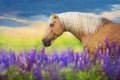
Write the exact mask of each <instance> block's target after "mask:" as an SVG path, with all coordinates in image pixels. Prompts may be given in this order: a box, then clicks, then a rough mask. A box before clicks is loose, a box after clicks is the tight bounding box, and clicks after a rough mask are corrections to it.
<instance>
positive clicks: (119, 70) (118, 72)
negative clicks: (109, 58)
mask: <svg viewBox="0 0 120 80" xmlns="http://www.w3.org/2000/svg"><path fill="white" fill-rule="evenodd" d="M115 78H116V79H115V80H120V61H119V62H118V65H117V66H116V73H115Z"/></svg>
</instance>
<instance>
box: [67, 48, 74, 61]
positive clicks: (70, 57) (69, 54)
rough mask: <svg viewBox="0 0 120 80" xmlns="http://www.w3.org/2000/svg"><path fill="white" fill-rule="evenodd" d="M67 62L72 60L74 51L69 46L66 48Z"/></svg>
mask: <svg viewBox="0 0 120 80" xmlns="http://www.w3.org/2000/svg"><path fill="white" fill-rule="evenodd" d="M68 62H69V63H73V62H74V52H73V50H72V49H71V48H69V49H68Z"/></svg>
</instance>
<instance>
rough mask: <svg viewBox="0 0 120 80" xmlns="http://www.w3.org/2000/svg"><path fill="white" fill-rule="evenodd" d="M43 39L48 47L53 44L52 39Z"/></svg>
mask: <svg viewBox="0 0 120 80" xmlns="http://www.w3.org/2000/svg"><path fill="white" fill-rule="evenodd" d="M42 41H43V44H44V46H45V47H48V46H50V45H51V40H50V39H43V40H42Z"/></svg>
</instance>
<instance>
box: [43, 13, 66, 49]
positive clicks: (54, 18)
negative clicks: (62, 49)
mask: <svg viewBox="0 0 120 80" xmlns="http://www.w3.org/2000/svg"><path fill="white" fill-rule="evenodd" d="M64 31H65V29H64V27H63V26H62V23H61V22H60V18H59V16H58V15H57V14H54V13H52V15H51V16H50V18H49V22H48V25H47V30H46V31H45V33H44V36H43V39H42V41H43V44H44V46H45V47H48V46H50V45H51V41H53V40H55V39H56V38H57V37H59V36H60V35H61V34H62V33H63V32H64Z"/></svg>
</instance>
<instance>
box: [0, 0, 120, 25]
mask: <svg viewBox="0 0 120 80" xmlns="http://www.w3.org/2000/svg"><path fill="white" fill-rule="evenodd" d="M116 5H117V6H116ZM119 7H120V0H0V16H2V17H7V18H0V26H8V27H9V26H10V27H16V26H19V27H20V26H27V24H25V23H21V22H16V21H14V20H10V19H9V18H19V19H25V20H33V21H46V20H47V19H48V17H49V16H50V13H51V12H54V13H61V12H68V11H79V12H91V13H96V14H101V13H103V12H112V11H115V10H120V8H119ZM114 21H116V22H120V19H119V18H117V19H114Z"/></svg>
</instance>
